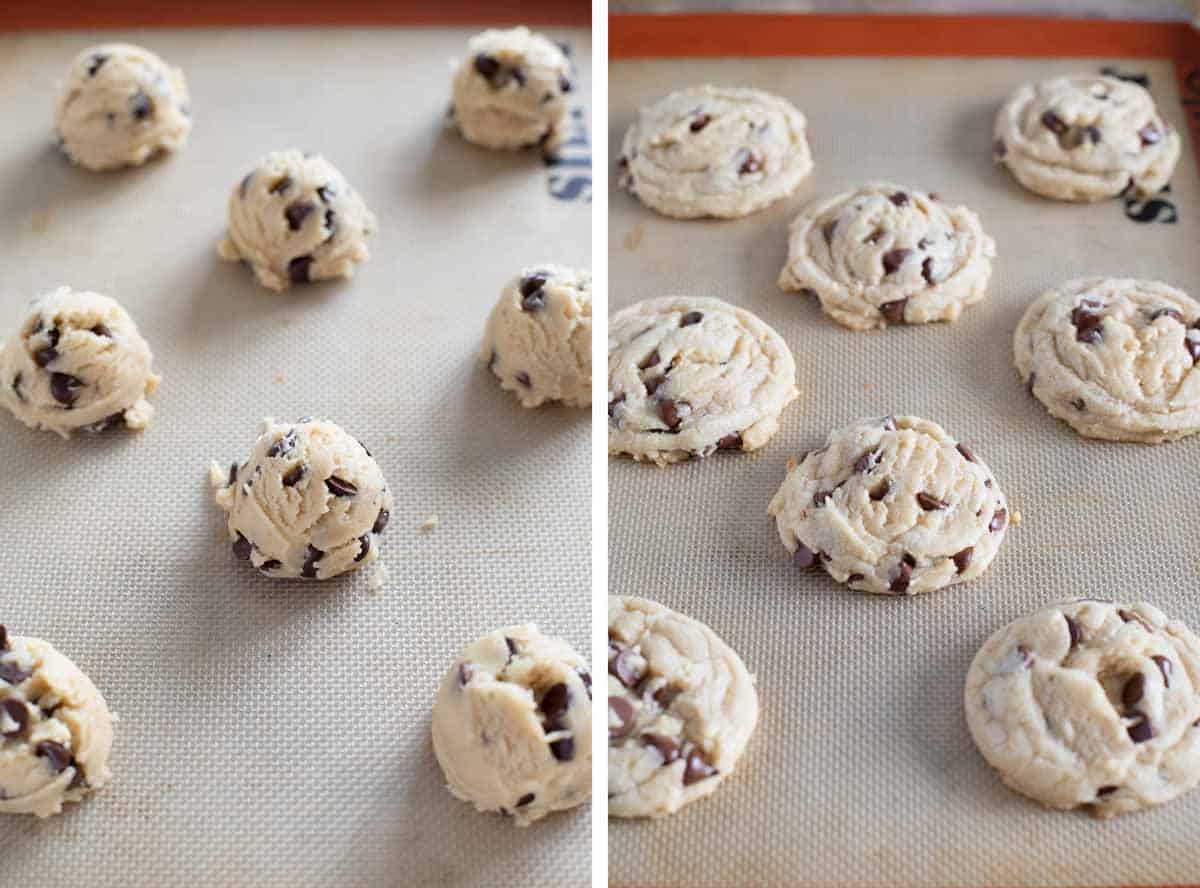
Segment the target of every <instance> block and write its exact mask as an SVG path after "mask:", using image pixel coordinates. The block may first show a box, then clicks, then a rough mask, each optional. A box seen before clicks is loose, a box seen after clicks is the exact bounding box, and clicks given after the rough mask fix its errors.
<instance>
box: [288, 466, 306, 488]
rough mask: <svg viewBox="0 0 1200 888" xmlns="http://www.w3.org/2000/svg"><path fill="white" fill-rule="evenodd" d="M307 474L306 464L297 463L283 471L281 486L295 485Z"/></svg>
mask: <svg viewBox="0 0 1200 888" xmlns="http://www.w3.org/2000/svg"><path fill="white" fill-rule="evenodd" d="M307 474H308V466H306V465H305V464H304V463H297V464H296V465H294V466H292V467H291V468H290V469H288V470H287V472H286V473H284V476H283V486H284V487H295V486H296V485H297V484H299V483H300V481H301V480H302V479H303V478H304V476H305V475H307Z"/></svg>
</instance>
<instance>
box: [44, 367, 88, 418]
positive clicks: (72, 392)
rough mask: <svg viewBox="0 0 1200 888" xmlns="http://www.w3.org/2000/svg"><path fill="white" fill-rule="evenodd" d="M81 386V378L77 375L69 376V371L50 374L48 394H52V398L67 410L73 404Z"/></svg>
mask: <svg viewBox="0 0 1200 888" xmlns="http://www.w3.org/2000/svg"><path fill="white" fill-rule="evenodd" d="M81 388H83V380H82V379H79V378H78V377H75V376H71V375H70V374H69V373H51V374H50V394H52V395H54V400H56V401H58V403H60V404H62V405H63V406H64V407H66V408H67V409H68V410H69V409H71V408H72V407H74V406H75V399H76V398H77V397H79V390H80V389H81Z"/></svg>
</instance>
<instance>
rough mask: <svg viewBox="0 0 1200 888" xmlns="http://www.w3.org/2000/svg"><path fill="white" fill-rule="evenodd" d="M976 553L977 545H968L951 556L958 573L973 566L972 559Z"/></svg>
mask: <svg viewBox="0 0 1200 888" xmlns="http://www.w3.org/2000/svg"><path fill="white" fill-rule="evenodd" d="M974 555H975V547H974V546H967V548H965V549H963V550H961V551H959V552H955V553H954V554H953V555H951V556H950V558H951V559H952V560H953V561H954V569H955V572H956V573H962V572H963V571H965V570H966V569H967V568H968V567H970V566H971V559H972V558H973V557H974Z"/></svg>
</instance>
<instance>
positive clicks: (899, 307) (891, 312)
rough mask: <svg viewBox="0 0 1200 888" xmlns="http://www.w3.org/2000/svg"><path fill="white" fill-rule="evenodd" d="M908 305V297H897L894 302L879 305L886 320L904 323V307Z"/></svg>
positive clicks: (891, 322) (890, 322) (892, 322)
mask: <svg viewBox="0 0 1200 888" xmlns="http://www.w3.org/2000/svg"><path fill="white" fill-rule="evenodd" d="M907 305H908V300H907V299H896V300H893V301H892V302H885V303H883V305H881V306H879V313H880V314H882V315H883V317H884V320H886V321H887V322H888V323H889V324H902V323H904V309H905V307H906V306H907Z"/></svg>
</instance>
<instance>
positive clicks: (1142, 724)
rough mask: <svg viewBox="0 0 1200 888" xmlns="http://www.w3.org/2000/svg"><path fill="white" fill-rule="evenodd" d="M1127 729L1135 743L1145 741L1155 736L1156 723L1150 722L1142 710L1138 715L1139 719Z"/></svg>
mask: <svg viewBox="0 0 1200 888" xmlns="http://www.w3.org/2000/svg"><path fill="white" fill-rule="evenodd" d="M1127 730H1128V731H1129V739H1130V740H1132V741H1133V742H1134V743H1145V742H1146V741H1147V740H1152V739H1153V738H1154V725H1152V724H1150V719H1149V718H1147V717H1146V716H1145V715H1144V714H1142V713H1140V712H1139V713H1138V715H1137V721H1135V722H1134V723H1133V724H1131V725H1130V726H1129V727H1128V728H1127Z"/></svg>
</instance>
